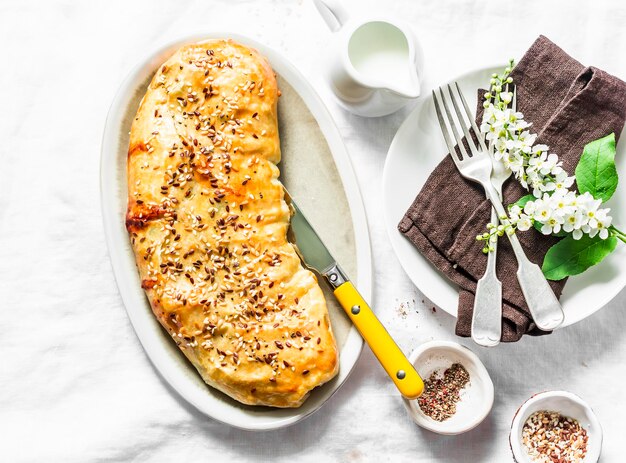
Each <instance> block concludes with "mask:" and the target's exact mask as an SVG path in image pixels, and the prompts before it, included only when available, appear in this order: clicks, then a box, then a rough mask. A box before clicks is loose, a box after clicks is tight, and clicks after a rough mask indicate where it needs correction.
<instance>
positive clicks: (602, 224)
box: [509, 189, 612, 240]
mask: <svg viewBox="0 0 626 463" xmlns="http://www.w3.org/2000/svg"><path fill="white" fill-rule="evenodd" d="M601 204H602V200H600V199H595V198H594V197H593V196H591V194H589V193H588V192H585V193H583V194H581V195H577V194H576V193H575V192H573V191H568V190H566V189H557V190H555V192H554V193H552V194H547V193H544V195H543V197H541V198H538V199H535V200H534V201H528V202H527V203H526V204H525V205H524V208H523V209H522V208H521V207H520V206H518V205H513V206H512V207H511V208H510V209H509V215H510V221H511V223H514V224H515V226H516V227H517V229H518V230H521V231H525V230H528V229H529V228H531V227H532V226H533V222H534V223H538V224H540V225H541V233H543V234H544V235H550V234H552V233H559V232H560V231H561V230H563V231H564V232H566V233H571V234H572V237H573V238H574V239H575V240H579V239H580V238H582V236H583V233H586V234H588V235H589V236H590V237H591V238H593V237H594V236H596V235H599V236H600V238H602V239H603V240H604V239H607V238H608V237H609V227H610V226H611V221H612V218H611V216H610V215H609V209H608V208H605V209H601V208H600V205H601Z"/></svg>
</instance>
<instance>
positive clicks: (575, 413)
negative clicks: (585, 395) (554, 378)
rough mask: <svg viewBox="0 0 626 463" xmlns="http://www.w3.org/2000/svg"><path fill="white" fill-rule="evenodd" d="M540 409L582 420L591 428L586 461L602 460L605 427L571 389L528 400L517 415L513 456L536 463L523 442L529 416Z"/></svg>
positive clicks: (511, 440)
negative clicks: (523, 433) (525, 425)
mask: <svg viewBox="0 0 626 463" xmlns="http://www.w3.org/2000/svg"><path fill="white" fill-rule="evenodd" d="M540 410H546V411H551V412H558V413H560V414H561V415H564V416H567V417H570V418H574V419H576V420H578V422H579V423H580V425H581V426H582V427H583V428H585V429H586V430H587V436H588V437H589V440H588V441H587V455H586V456H585V459H584V462H585V463H596V462H597V461H598V459H599V458H600V452H601V450H602V426H600V422H599V421H598V418H597V417H596V415H595V413H594V412H593V410H592V409H591V407H590V406H589V405H587V403H586V402H585V401H583V400H582V399H581V398H580V397H578V396H577V395H575V394H572V393H571V392H566V391H547V392H540V393H539V394H536V395H534V396H532V397H531V398H530V399H528V400H527V401H526V402H524V404H523V405H522V406H521V407H520V408H519V410H517V413H515V416H514V417H513V423H512V424H511V433H510V434H509V443H510V445H511V451H512V452H513V458H514V459H515V461H516V462H517V463H532V460H531V459H530V458H529V457H528V454H527V453H526V450H525V449H524V445H523V444H522V430H523V428H524V423H526V420H527V419H528V417H529V416H530V415H532V414H533V413H535V412H538V411H540Z"/></svg>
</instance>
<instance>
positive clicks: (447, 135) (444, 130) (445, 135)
mask: <svg viewBox="0 0 626 463" xmlns="http://www.w3.org/2000/svg"><path fill="white" fill-rule="evenodd" d="M433 101H434V102H435V112H436V113H437V119H439V126H440V127H441V133H443V138H444V140H445V141H446V145H447V146H448V151H450V156H452V159H453V160H454V161H455V162H456V161H457V156H456V153H455V151H454V143H452V140H450V133H449V132H448V128H447V127H446V123H445V121H444V120H443V114H441V108H440V107H439V101H437V94H436V93H435V91H434V90H433Z"/></svg>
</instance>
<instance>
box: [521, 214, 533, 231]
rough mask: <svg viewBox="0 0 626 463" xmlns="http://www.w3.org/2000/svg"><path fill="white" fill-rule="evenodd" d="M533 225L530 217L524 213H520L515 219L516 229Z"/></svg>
mask: <svg viewBox="0 0 626 463" xmlns="http://www.w3.org/2000/svg"><path fill="white" fill-rule="evenodd" d="M532 226H533V222H532V220H531V218H530V217H528V216H527V215H526V214H522V215H521V216H520V217H519V219H518V220H517V229H518V230H521V231H526V230H530V227H532Z"/></svg>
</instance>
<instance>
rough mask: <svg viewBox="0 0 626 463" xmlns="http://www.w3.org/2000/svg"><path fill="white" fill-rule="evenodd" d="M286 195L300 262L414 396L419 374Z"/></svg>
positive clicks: (393, 376) (421, 385) (399, 384)
mask: <svg viewBox="0 0 626 463" xmlns="http://www.w3.org/2000/svg"><path fill="white" fill-rule="evenodd" d="M286 195H287V196H288V203H290V204H291V209H292V217H291V232H292V233H293V235H294V238H295V246H296V249H297V250H298V254H299V255H300V258H301V259H302V261H303V263H304V265H305V266H306V267H308V268H310V269H313V270H315V271H316V272H317V273H319V274H320V275H322V276H323V277H324V278H325V279H326V281H327V282H328V283H329V284H330V286H331V288H332V290H333V293H334V295H335V297H336V298H337V301H339V304H340V305H341V307H342V308H343V310H344V311H345V312H346V314H347V315H348V317H349V318H350V320H351V321H352V323H353V324H354V325H355V326H356V328H357V330H359V333H361V336H362V337H363V339H364V340H365V342H366V343H367V344H368V345H369V346H370V349H372V352H373V353H374V355H375V356H376V358H377V359H378V361H379V362H380V364H381V365H382V366H383V368H384V369H385V371H386V372H387V374H388V375H389V377H390V378H391V379H392V380H393V382H394V383H395V385H396V387H397V388H398V390H399V391H400V393H401V394H402V395H403V396H404V397H406V398H407V399H416V398H417V397H419V395H420V394H421V393H422V390H423V389H424V383H423V382H422V379H421V378H420V376H419V374H418V373H417V371H416V370H415V368H414V367H413V365H412V364H411V362H409V360H408V359H407V358H406V356H405V355H404V353H402V351H401V350H400V348H399V347H398V345H397V344H396V343H395V342H394V340H393V339H392V338H391V336H390V335H389V333H388V332H387V330H386V329H385V327H384V326H383V324H382V323H381V322H380V320H378V318H376V315H374V312H373V311H372V309H371V308H370V307H369V305H368V304H367V302H365V299H363V297H362V296H361V295H360V294H359V292H358V291H357V289H356V288H355V286H354V285H353V284H352V282H351V281H350V280H349V279H348V277H347V276H346V274H345V273H344V272H343V270H342V269H341V267H340V266H339V264H338V263H337V261H336V260H335V259H334V258H333V256H332V255H331V254H330V252H329V251H328V249H327V248H326V246H325V245H324V243H323V242H322V240H321V239H320V237H319V236H318V235H317V233H316V232H315V229H314V228H313V227H312V226H311V224H310V223H309V221H308V220H307V219H306V217H305V216H304V214H303V213H302V211H301V210H300V209H299V208H298V206H297V205H296V203H295V201H293V198H291V196H290V195H289V193H287V194H286Z"/></svg>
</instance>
